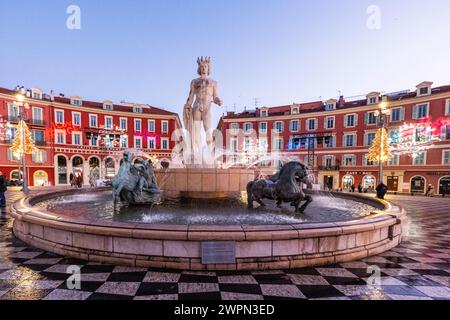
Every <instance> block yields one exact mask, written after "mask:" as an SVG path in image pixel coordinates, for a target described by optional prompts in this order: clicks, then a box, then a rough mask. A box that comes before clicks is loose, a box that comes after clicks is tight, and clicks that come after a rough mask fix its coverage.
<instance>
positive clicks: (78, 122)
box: [72, 112, 81, 127]
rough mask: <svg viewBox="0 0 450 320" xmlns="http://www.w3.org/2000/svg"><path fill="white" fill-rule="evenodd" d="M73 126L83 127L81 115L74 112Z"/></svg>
mask: <svg viewBox="0 0 450 320" xmlns="http://www.w3.org/2000/svg"><path fill="white" fill-rule="evenodd" d="M72 124H73V125H74V126H77V127H81V113H79V112H72Z"/></svg>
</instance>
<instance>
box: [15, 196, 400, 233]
mask: <svg viewBox="0 0 450 320" xmlns="http://www.w3.org/2000/svg"><path fill="white" fill-rule="evenodd" d="M109 190H111V188H110V187H100V188H90V189H81V191H82V192H85V193H86V191H89V192H104V191H109ZM319 193H320V191H319ZM327 193H329V192H327ZM331 193H332V194H333V195H336V196H337V197H339V198H346V199H349V200H353V201H356V202H362V203H365V204H368V205H371V206H373V207H374V209H375V207H376V206H378V207H382V209H377V210H373V211H371V213H370V214H369V215H367V216H365V217H361V218H356V219H351V220H345V221H333V222H302V223H300V222H299V223H296V224H293V223H286V224H229V225H228V224H227V225H223V224H221V225H202V224H187V225H180V224H150V223H144V222H117V221H102V220H91V219H83V218H79V217H78V218H68V217H66V216H63V215H58V214H57V213H56V212H52V211H45V212H42V211H40V210H38V209H36V208H35V205H36V204H38V203H40V202H43V201H46V200H49V199H53V198H57V197H61V196H69V195H75V194H80V189H68V190H62V191H57V192H42V193H39V194H36V195H31V196H27V197H24V198H22V199H20V200H18V201H16V202H15V203H14V204H13V209H14V210H13V211H14V212H13V213H12V216H13V217H14V218H16V219H20V220H21V219H25V220H30V219H32V220H33V218H34V219H38V220H40V222H44V221H45V220H48V221H49V226H51V225H52V223H51V222H50V221H53V222H54V223H57V225H58V226H60V227H62V226H63V225H70V226H71V228H70V229H72V231H76V230H74V229H80V231H81V230H82V231H86V229H85V228H86V227H87V228H95V227H97V231H101V229H100V228H107V229H109V228H114V229H123V230H127V229H137V230H149V231H152V230H159V231H178V232H183V231H188V232H189V231H197V232H198V231H209V232H214V231H218V232H225V231H226V232H230V231H236V232H237V231H243V232H245V231H247V230H248V231H288V230H308V229H329V228H343V227H349V226H357V225H359V226H361V225H370V224H372V223H377V222H382V221H385V220H389V219H392V218H400V217H402V216H403V215H404V214H405V211H404V209H403V208H402V207H400V206H398V205H396V206H393V205H392V204H391V203H390V202H388V201H386V200H381V199H377V198H372V197H368V196H363V195H357V194H349V193H340V192H331ZM36 222H37V221H36ZM77 226H79V228H77ZM125 233H126V232H125ZM268 238H271V236H270V235H268ZM271 239H272V238H271Z"/></svg>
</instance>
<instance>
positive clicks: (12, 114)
mask: <svg viewBox="0 0 450 320" xmlns="http://www.w3.org/2000/svg"><path fill="white" fill-rule="evenodd" d="M8 116H9V118H10V119H12V120H16V119H17V118H18V117H19V106H17V105H16V104H15V103H8Z"/></svg>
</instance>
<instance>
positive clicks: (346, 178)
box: [341, 171, 377, 191]
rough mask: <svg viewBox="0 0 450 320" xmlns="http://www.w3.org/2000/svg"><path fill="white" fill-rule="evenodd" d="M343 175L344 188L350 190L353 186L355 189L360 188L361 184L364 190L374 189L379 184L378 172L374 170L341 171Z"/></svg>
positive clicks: (342, 186)
mask: <svg viewBox="0 0 450 320" xmlns="http://www.w3.org/2000/svg"><path fill="white" fill-rule="evenodd" d="M341 175H342V178H341V179H342V185H341V188H342V190H350V189H351V187H352V186H354V187H355V189H356V190H357V189H358V186H359V185H361V188H362V189H364V190H368V191H371V190H374V189H375V188H376V186H377V179H376V176H377V173H376V172H372V171H346V172H341Z"/></svg>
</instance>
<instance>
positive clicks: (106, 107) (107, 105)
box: [103, 103, 114, 110]
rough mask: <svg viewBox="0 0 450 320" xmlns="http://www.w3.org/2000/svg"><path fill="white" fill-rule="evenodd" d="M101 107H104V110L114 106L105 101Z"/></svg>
mask: <svg viewBox="0 0 450 320" xmlns="http://www.w3.org/2000/svg"><path fill="white" fill-rule="evenodd" d="M103 109H104V110H113V109H114V108H113V105H112V104H110V103H105V104H104V105H103Z"/></svg>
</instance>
